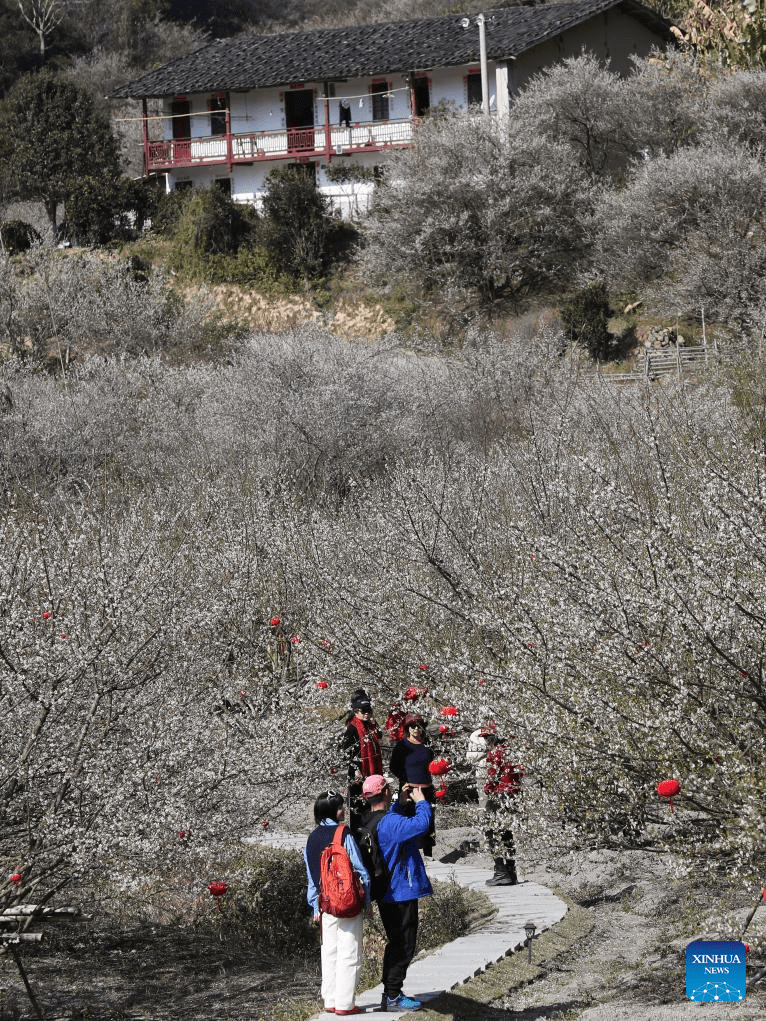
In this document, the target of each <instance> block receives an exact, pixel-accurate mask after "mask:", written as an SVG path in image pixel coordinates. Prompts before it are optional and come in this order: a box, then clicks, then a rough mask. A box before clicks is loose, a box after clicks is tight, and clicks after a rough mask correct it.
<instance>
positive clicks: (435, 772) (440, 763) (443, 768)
mask: <svg viewBox="0 0 766 1021" xmlns="http://www.w3.org/2000/svg"><path fill="white" fill-rule="evenodd" d="M451 766H452V763H451V762H450V761H449V759H434V760H433V762H429V763H428V772H429V773H430V774H431V776H444V775H445V774H447V773H449V771H450V768H451Z"/></svg>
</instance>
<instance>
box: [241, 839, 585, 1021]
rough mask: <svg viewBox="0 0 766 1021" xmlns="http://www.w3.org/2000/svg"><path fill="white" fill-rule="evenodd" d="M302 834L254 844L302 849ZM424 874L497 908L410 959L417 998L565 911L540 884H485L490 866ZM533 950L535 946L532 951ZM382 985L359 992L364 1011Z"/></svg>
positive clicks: (321, 1020)
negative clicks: (472, 927)
mask: <svg viewBox="0 0 766 1021" xmlns="http://www.w3.org/2000/svg"><path fill="white" fill-rule="evenodd" d="M305 841H306V838H305V837H300V836H299V835H297V834H294V833H286V834H264V838H258V839H256V840H254V841H253V842H254V843H263V842H267V843H269V844H271V845H272V846H275V847H288V848H298V849H302V848H303V846H304V844H305ZM427 871H428V875H429V876H430V877H431V879H438V880H442V881H444V882H450V881H451V880H452V879H454V880H455V881H456V882H458V883H460V884H461V886H467V887H469V888H470V889H475V890H481V892H482V893H484V894H486V895H487V896H488V897H489V898H490V900H491V901H492V903H493V904H494V905H495V907H496V908H497V914H496V915H495V916H494V917H493V918H492V919H491V920H490V921H489V922H488V923H487V924H486V925H485V926H483V928H482V929H481V930H480V931H478V932H475V933H472V934H471V935H470V936H461V937H460V938H459V939H456V940H454V941H453V942H452V943H447V944H446V945H445V946H443V947H441V948H440V949H439V950H436V951H434V952H433V953H432V954H429V955H428V957H424V958H423V959H422V960H419V961H414V962H413V963H412V964H411V965H410V967H409V969H408V971H407V981H406V983H405V986H406V988H405V992H406V993H407V995H408V996H415V997H417V998H418V999H423V1000H426V999H432V998H433V997H435V996H438V995H439V994H440V993H442V992H445V991H446V990H449V989H454V988H455V987H456V986H459V985H462V983H463V982H467V981H468V979H470V978H474V976H476V975H479V974H480V973H481V972H482V971H484V970H485V969H486V968H487V967H488V966H489V965H491V964H494V963H496V962H497V961H501V960H502V959H503V958H504V957H507V956H508V955H509V954H512V953H514V952H516V951H518V950H521V949H523V948H524V946H525V940H526V936H525V934H524V923H525V922H526V921H532V922H534V923H535V925H536V926H537V932H538V933H540V932H543V931H544V930H546V929H550V927H551V926H552V925H555V924H556V922H560V921H561V919H562V918H563V917H564V915H565V914H566V911H567V906H566V904H565V903H564V901H563V900H561V899H560V898H559V897H556V896H555V895H554V894H552V893H551V891H550V890H548V889H547V888H546V887H544V886H538V884H537V883H528V882H523V881H522V882H521V883H519V884H518V886H486V885H485V881H486V880H487V879H488V878H489V876H490V875H491V872H490V870H488V869H481V868H476V867H475V866H470V865H461V864H460V862H459V861H458V862H457V863H456V864H455V865H446V864H444V863H442V862H439V861H433V862H429V863H428V865H427ZM533 953H534V950H533ZM382 994H383V987H382V985H378V986H375V988H374V989H368V990H366V991H365V992H363V993H359V994H358V995H357V997H356V1002H357V1005H358V1006H359V1007H361V1009H362V1010H363V1011H364V1012H365V1013H368V1012H370V1011H374V1010H375V1011H376V1010H378V1008H379V1007H380V999H381V996H382ZM386 1016H387V1017H390V1018H394V1017H410V1016H412V1014H411V1012H410V1011H401V1012H400V1013H395V1012H393V1011H392V1012H389V1013H387V1014H386ZM334 1017H335V1015H334V1014H327V1013H325V1012H322V1013H321V1014H316V1015H314V1018H312V1021H332V1019H333V1018H334Z"/></svg>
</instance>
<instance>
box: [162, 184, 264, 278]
mask: <svg viewBox="0 0 766 1021" xmlns="http://www.w3.org/2000/svg"><path fill="white" fill-rule="evenodd" d="M257 233H258V214H257V213H256V211H255V210H254V209H253V207H252V206H249V205H243V204H242V203H239V202H233V201H232V199H231V198H230V197H229V196H228V195H225V194H224V193H223V192H222V191H221V190H220V189H219V188H206V189H199V190H197V191H194V192H193V193H192V195H191V197H190V198H189V199H188V201H187V202H186V203H185V204H184V206H183V209H182V212H181V216H180V219H179V221H178V224H177V226H176V229H175V232H174V235H173V245H172V249H171V253H170V264H171V266H173V268H174V269H176V270H177V271H180V272H182V273H184V274H185V275H187V276H189V277H191V278H194V279H203V280H208V279H209V278H210V277H209V273H210V270H211V266H212V265H213V263H212V261H211V260H215V259H220V258H221V257H225V258H231V257H233V256H236V255H237V254H238V252H240V251H241V250H242V249H245V250H247V249H249V248H250V247H251V246H252V245H254V244H255V241H256V238H257Z"/></svg>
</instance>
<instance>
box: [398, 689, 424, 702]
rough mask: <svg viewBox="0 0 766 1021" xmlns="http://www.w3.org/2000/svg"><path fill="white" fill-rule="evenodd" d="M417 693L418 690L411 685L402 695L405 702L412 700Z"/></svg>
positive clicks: (418, 692)
mask: <svg viewBox="0 0 766 1021" xmlns="http://www.w3.org/2000/svg"><path fill="white" fill-rule="evenodd" d="M419 694H420V690H419V689H418V688H416V687H414V686H413V687H411V688H407V690H406V691H405V693H404V695H403V696H402V697H403V698H404V701H405V702H414V701H415V699H416V698H417V697H418V695H419Z"/></svg>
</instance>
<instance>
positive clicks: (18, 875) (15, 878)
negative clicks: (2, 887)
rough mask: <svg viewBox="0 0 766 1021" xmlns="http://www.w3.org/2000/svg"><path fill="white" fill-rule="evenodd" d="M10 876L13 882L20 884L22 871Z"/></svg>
mask: <svg viewBox="0 0 766 1021" xmlns="http://www.w3.org/2000/svg"><path fill="white" fill-rule="evenodd" d="M9 878H10V880H11V882H12V883H15V884H16V885H17V886H18V884H19V883H20V882H21V873H20V872H14V873H13V875H12V876H10V877H9Z"/></svg>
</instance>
